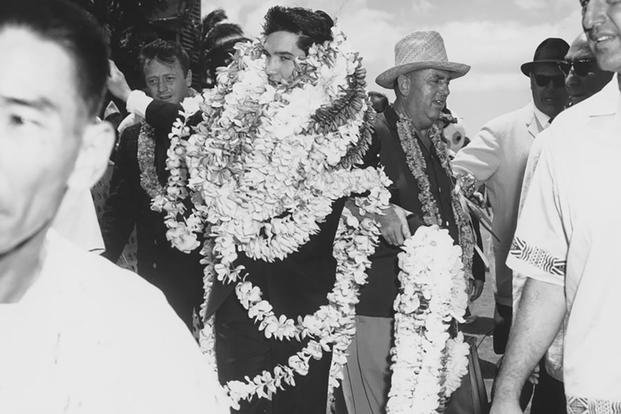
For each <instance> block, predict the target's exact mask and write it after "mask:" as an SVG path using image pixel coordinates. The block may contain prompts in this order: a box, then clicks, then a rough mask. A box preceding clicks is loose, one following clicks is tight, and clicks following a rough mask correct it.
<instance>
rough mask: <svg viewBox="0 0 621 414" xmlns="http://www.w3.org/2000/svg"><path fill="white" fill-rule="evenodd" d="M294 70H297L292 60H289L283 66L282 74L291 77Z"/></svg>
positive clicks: (281, 67) (281, 68)
mask: <svg viewBox="0 0 621 414" xmlns="http://www.w3.org/2000/svg"><path fill="white" fill-rule="evenodd" d="M293 69H295V67H294V65H293V62H292V61H290V60H287V61H285V62H283V63H282V64H281V66H280V73H281V74H282V75H283V76H286V77H289V76H291V75H292V74H293Z"/></svg>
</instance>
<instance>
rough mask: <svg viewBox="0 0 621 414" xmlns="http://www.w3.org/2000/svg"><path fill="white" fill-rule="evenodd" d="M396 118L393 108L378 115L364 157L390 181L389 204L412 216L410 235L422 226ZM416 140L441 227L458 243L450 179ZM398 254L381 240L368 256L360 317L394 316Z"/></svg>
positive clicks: (435, 156)
mask: <svg viewBox="0 0 621 414" xmlns="http://www.w3.org/2000/svg"><path fill="white" fill-rule="evenodd" d="M398 119H399V118H398V116H397V114H396V113H395V111H394V110H393V109H392V107H387V108H386V110H385V111H384V112H383V113H381V114H379V115H378V116H377V118H376V122H375V133H374V135H373V144H372V146H371V149H370V151H369V154H368V155H367V162H373V161H372V160H370V159H369V157H372V156H375V157H377V158H378V161H379V163H380V164H382V165H383V166H384V169H385V172H386V174H387V175H388V177H389V178H390V179H391V180H392V182H393V184H392V186H391V189H390V190H391V191H390V192H391V202H392V203H394V204H396V205H399V206H401V207H403V208H404V209H406V210H408V211H411V212H412V213H413V214H412V215H411V216H410V217H409V218H408V224H409V225H410V231H411V232H412V234H413V233H414V232H415V231H416V229H417V228H418V226H420V225H421V224H423V219H422V217H423V212H422V206H421V203H420V201H419V200H418V193H419V190H418V184H417V183H416V179H415V178H414V176H413V175H412V173H411V172H410V169H409V167H408V165H407V161H406V158H405V153H404V152H403V148H402V147H401V142H400V139H399V135H398V133H397V126H396V124H397V121H398ZM416 139H417V140H418V144H419V145H420V147H421V149H422V152H423V156H424V158H425V163H426V165H427V169H426V172H427V177H428V178H429V184H430V187H431V192H432V194H433V196H434V198H435V199H436V202H437V205H438V209H439V210H440V215H441V217H442V220H443V227H446V228H447V229H448V230H449V233H450V235H451V237H453V240H458V237H457V236H458V230H457V225H456V224H455V217H454V215H453V207H452V204H451V191H452V189H453V181H452V178H451V177H450V176H448V175H447V174H446V172H445V171H444V169H443V168H442V165H441V164H440V160H439V159H438V157H437V155H436V154H435V151H433V150H432V151H428V150H427V149H426V148H425V146H424V145H423V143H422V142H421V140H420V138H419V137H416ZM400 251H401V250H400V249H399V248H396V247H393V246H391V245H389V244H388V243H386V241H384V240H383V239H380V243H379V245H378V246H377V249H376V250H375V253H374V254H373V255H372V256H371V263H372V264H371V268H370V269H369V271H368V272H367V275H368V279H367V280H368V284H367V285H365V286H364V287H363V288H362V289H361V292H360V293H361V294H360V302H359V303H358V305H357V307H356V312H357V313H358V314H359V315H365V316H380V317H391V316H392V315H393V312H394V311H393V303H394V300H395V297H396V295H397V291H398V286H399V284H398V283H399V282H398V280H397V274H398V272H399V267H398V264H397V255H398V254H399V252H400Z"/></svg>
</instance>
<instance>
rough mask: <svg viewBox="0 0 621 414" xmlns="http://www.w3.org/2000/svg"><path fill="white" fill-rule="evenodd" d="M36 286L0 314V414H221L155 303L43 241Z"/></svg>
mask: <svg viewBox="0 0 621 414" xmlns="http://www.w3.org/2000/svg"><path fill="white" fill-rule="evenodd" d="M45 252H46V253H45V254H46V256H45V259H44V263H43V266H42V269H41V273H40V276H39V278H38V279H37V280H36V281H35V283H34V284H33V286H32V287H31V288H30V289H29V290H28V292H27V293H26V294H25V295H24V297H23V298H22V300H21V301H20V302H19V303H17V304H2V305H0V332H2V335H1V336H0V412H1V413H11V414H22V413H23V414H30V413H32V414H35V413H37V414H39V413H46V414H56V413H71V414H73V413H84V414H99V413H101V414H104V413H105V414H112V413H114V414H117V413H118V414H124V413H127V414H130V413H131V414H141V413H144V414H147V413H148V414H160V413H161V414H164V413H166V414H170V413H197V414H198V413H203V414H204V413H218V414H224V413H228V408H227V407H225V404H223V401H224V398H223V394H222V390H221V388H220V386H219V385H218V384H217V382H216V379H215V373H213V371H211V370H209V369H208V368H207V367H206V366H205V359H204V357H203V356H202V354H201V353H200V351H199V349H198V346H197V344H196V342H195V341H194V339H193V338H192V336H191V334H190V332H189V331H188V330H187V328H186V327H185V325H184V324H183V323H182V322H181V321H180V320H179V318H178V317H177V316H176V315H175V313H174V311H173V310H172V309H171V308H170V306H169V305H168V304H167V303H166V300H165V299H164V296H163V295H162V293H161V292H160V291H159V290H157V289H156V288H154V287H153V286H151V285H149V284H148V283H146V282H145V281H144V280H143V279H141V278H140V277H139V276H137V275H135V274H133V273H131V272H128V271H125V270H122V269H120V268H118V267H116V266H115V265H113V264H112V263H110V262H108V261H107V260H105V259H103V258H101V257H99V256H97V255H94V254H90V253H87V252H84V251H83V250H82V249H80V248H78V247H74V246H73V245H72V244H70V243H69V242H67V241H65V240H64V239H62V238H61V237H60V236H58V235H57V234H55V233H54V232H53V231H51V232H50V234H49V235H48V239H47V241H46V248H45Z"/></svg>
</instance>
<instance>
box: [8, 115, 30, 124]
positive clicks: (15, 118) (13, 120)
mask: <svg viewBox="0 0 621 414" xmlns="http://www.w3.org/2000/svg"><path fill="white" fill-rule="evenodd" d="M9 123H10V124H11V125H12V126H22V125H24V124H25V123H26V120H25V119H24V118H23V117H22V116H19V115H15V114H13V115H9Z"/></svg>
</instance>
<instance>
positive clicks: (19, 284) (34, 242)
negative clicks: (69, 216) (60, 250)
mask: <svg viewBox="0 0 621 414" xmlns="http://www.w3.org/2000/svg"><path fill="white" fill-rule="evenodd" d="M48 228H49V225H47V224H46V225H45V226H43V227H42V228H41V229H39V230H38V231H37V232H36V233H35V234H34V235H32V236H30V237H29V238H28V239H26V240H24V241H22V242H21V243H20V244H18V245H17V246H15V247H13V248H12V249H11V250H10V251H8V252H6V253H0V303H15V302H19V300H20V299H21V298H22V297H23V296H24V294H25V293H26V292H27V291H28V289H29V288H30V286H32V284H33V283H34V281H35V280H36V279H37V277H38V276H39V270H40V267H41V262H42V257H41V250H42V249H43V244H44V242H45V236H46V234H47V230H48Z"/></svg>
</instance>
